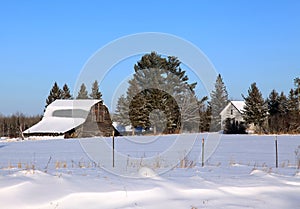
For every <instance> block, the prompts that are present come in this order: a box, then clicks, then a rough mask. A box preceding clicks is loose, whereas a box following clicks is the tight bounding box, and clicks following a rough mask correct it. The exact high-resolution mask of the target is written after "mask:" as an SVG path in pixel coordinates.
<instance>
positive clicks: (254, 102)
mask: <svg viewBox="0 0 300 209" xmlns="http://www.w3.org/2000/svg"><path fill="white" fill-rule="evenodd" d="M242 97H243V98H244V100H245V107H244V109H245V110H244V112H243V118H244V120H245V121H246V123H247V124H254V126H256V127H258V128H259V132H260V133H261V132H262V129H263V124H264V122H265V120H266V116H267V107H266V105H265V101H264V99H263V97H262V94H261V92H260V91H259V89H258V88H257V86H256V83H253V84H251V87H250V88H249V90H248V96H247V97H245V96H244V95H242Z"/></svg>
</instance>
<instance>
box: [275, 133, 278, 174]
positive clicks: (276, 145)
mask: <svg viewBox="0 0 300 209" xmlns="http://www.w3.org/2000/svg"><path fill="white" fill-rule="evenodd" d="M275 150H276V168H278V143H277V136H276V138H275Z"/></svg>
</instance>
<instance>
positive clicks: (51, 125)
mask: <svg viewBox="0 0 300 209" xmlns="http://www.w3.org/2000/svg"><path fill="white" fill-rule="evenodd" d="M98 102H101V100H93V99H86V100H55V101H54V102H52V103H51V104H50V105H48V107H47V109H46V111H45V113H44V116H43V118H42V120H41V121H40V122H39V123H37V124H35V125H34V126H32V127H30V128H29V129H27V130H25V131H24V133H25V134H31V133H65V132H67V131H69V130H71V129H73V128H76V127H78V126H80V125H81V124H83V123H84V122H85V120H86V118H87V116H88V114H89V112H90V110H91V108H92V106H94V105H95V104H97V103H98Z"/></svg>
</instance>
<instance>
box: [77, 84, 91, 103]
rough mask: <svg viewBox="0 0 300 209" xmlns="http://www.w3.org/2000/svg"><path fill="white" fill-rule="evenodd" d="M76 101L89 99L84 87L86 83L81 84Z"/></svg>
mask: <svg viewBox="0 0 300 209" xmlns="http://www.w3.org/2000/svg"><path fill="white" fill-rule="evenodd" d="M76 99H89V96H88V92H87V90H86V86H85V85H84V83H83V84H81V86H80V90H79V92H78V95H77V97H76Z"/></svg>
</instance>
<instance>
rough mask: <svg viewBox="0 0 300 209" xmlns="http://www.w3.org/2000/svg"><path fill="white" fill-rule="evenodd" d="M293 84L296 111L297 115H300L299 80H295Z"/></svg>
mask: <svg viewBox="0 0 300 209" xmlns="http://www.w3.org/2000/svg"><path fill="white" fill-rule="evenodd" d="M294 84H295V87H296V88H295V95H296V96H297V100H298V101H297V103H298V110H299V114H300V78H295V80H294Z"/></svg>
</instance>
